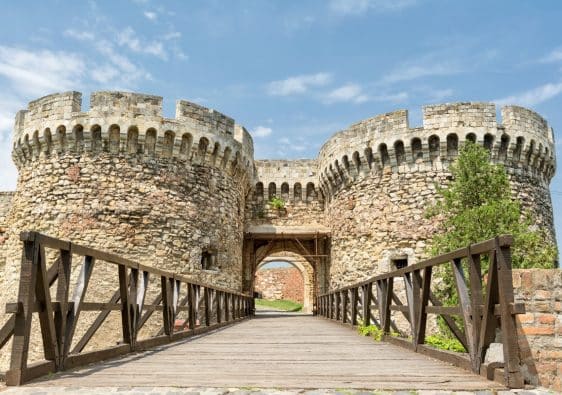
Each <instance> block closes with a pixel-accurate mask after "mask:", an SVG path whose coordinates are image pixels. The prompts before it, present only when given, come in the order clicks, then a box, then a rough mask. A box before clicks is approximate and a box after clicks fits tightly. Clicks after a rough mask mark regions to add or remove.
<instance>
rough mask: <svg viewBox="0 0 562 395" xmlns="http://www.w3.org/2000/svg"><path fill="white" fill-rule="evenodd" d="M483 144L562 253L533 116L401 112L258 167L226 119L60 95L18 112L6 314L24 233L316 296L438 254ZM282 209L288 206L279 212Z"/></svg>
mask: <svg viewBox="0 0 562 395" xmlns="http://www.w3.org/2000/svg"><path fill="white" fill-rule="evenodd" d="M466 140H472V141H475V142H477V143H479V144H483V145H484V146H485V147H486V148H488V149H489V150H490V160H491V161H492V162H494V163H502V164H503V165H504V166H505V168H506V169H507V171H508V173H509V176H510V179H511V186H512V190H513V196H514V197H517V198H518V199H520V200H521V202H522V205H523V208H524V209H526V210H528V211H530V212H531V213H532V214H533V219H534V221H535V225H536V226H537V227H539V228H542V229H544V230H545V231H546V234H547V236H548V237H549V238H550V239H551V240H554V228H553V215H552V204H551V199H550V193H549V183H550V180H551V178H552V176H553V174H554V171H555V166H556V161H555V157H554V139H553V131H552V129H551V128H550V127H549V126H548V124H547V122H546V121H545V120H544V119H543V118H542V117H541V116H540V115H538V114H536V113H535V112H533V111H531V110H528V109H525V108H521V107H516V106H507V107H503V108H502V109H501V123H500V122H498V120H497V116H496V108H495V106H494V105H493V104H488V103H457V104H441V105H430V106H426V107H424V108H423V126H422V127H417V128H411V127H410V126H409V123H408V113H407V111H405V110H400V111H396V112H392V113H388V114H383V115H379V116H375V117H373V118H370V119H367V120H364V121H361V122H358V123H356V124H354V125H352V126H350V127H349V128H348V129H346V130H343V131H340V132H338V133H336V134H335V135H333V136H332V137H331V138H330V139H328V141H326V143H325V144H324V145H323V146H322V148H321V150H320V152H319V154H318V157H317V158H316V159H307V160H255V159H254V153H253V142H252V137H251V136H250V134H249V133H248V132H247V131H246V130H245V129H244V128H243V127H242V126H239V125H237V124H235V122H234V120H233V119H231V118H229V117H227V116H225V115H223V114H220V113H218V112H216V111H214V110H210V109H207V108H204V107H201V106H199V105H197V104H193V103H189V102H186V101H178V102H177V105H176V116H175V118H174V119H167V118H164V117H163V116H162V98H161V97H158V96H151V95H144V94H136V93H125V92H95V93H92V95H91V99H90V108H89V110H87V111H85V110H84V109H83V108H82V107H81V94H80V93H78V92H66V93H60V94H53V95H49V96H46V97H43V98H40V99H38V100H35V101H33V102H31V103H29V106H28V108H27V109H26V110H22V111H20V112H18V114H17V116H16V121H15V127H14V135H13V160H14V162H15V164H16V166H17V168H18V171H19V178H18V184H17V190H16V191H15V192H2V193H0V248H1V249H0V270H1V274H0V281H2V288H1V289H2V294H1V295H0V303H5V302H6V301H12V300H15V297H16V295H15V292H16V289H17V287H16V284H17V282H18V279H19V277H18V275H19V274H18V272H19V264H20V257H21V242H20V241H19V237H18V235H19V233H20V232H21V231H23V230H37V231H41V232H43V233H46V234H49V235H51V236H54V237H58V238H62V239H69V240H71V241H75V242H78V243H81V244H84V245H88V246H92V247H96V248H99V249H103V250H110V251H113V252H115V253H118V254H122V255H124V256H126V257H129V258H131V259H135V260H137V261H139V262H141V263H143V264H147V265H150V266H156V267H160V268H163V269H166V270H172V271H176V272H180V273H183V274H188V275H191V276H193V277H194V278H196V279H198V280H201V281H205V282H209V283H212V284H216V285H220V286H224V287H228V288H230V289H234V290H239V291H244V292H252V291H253V286H254V278H255V272H256V270H257V269H258V268H259V267H260V265H262V264H263V262H266V261H267V260H268V259H269V260H270V259H271V257H272V256H274V257H276V259H284V260H287V261H290V262H291V261H295V262H297V263H298V265H297V267H298V268H299V269H300V270H301V271H302V274H303V277H304V279H305V306H307V309H308V311H311V310H312V309H313V301H314V296H315V295H316V294H318V293H321V292H324V291H326V290H327V289H330V288H337V287H340V286H342V285H345V284H349V283H351V282H355V281H358V280H361V279H364V278H367V277H370V276H373V275H374V274H377V273H380V272H383V271H389V270H393V269H394V268H396V267H400V266H402V265H406V264H408V265H409V264H412V263H415V262H416V261H417V260H420V259H422V258H424V257H426V244H427V243H428V241H429V240H430V239H431V237H432V236H433V235H434V234H435V233H436V232H438V231H439V218H432V219H427V218H426V217H425V216H424V213H425V210H426V209H427V207H429V206H430V205H431V204H432V203H433V202H434V201H435V199H436V188H437V186H439V185H440V186H446V185H447V183H448V181H449V180H450V173H449V171H448V168H449V165H450V164H451V163H452V162H453V161H454V159H455V158H456V156H457V154H458V150H459V148H460V146H461V145H462V144H463V143H464V142H465V141H466ZM273 197H277V198H279V199H281V200H282V204H280V205H279V204H278V205H275V204H273V203H272V201H271V198H273Z"/></svg>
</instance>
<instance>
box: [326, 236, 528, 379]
mask: <svg viewBox="0 0 562 395" xmlns="http://www.w3.org/2000/svg"><path fill="white" fill-rule="evenodd" d="M512 241H513V240H512V238H511V237H510V236H499V237H496V238H495V239H491V240H487V241H484V242H481V243H478V244H473V245H470V246H469V247H467V248H462V249H459V250H456V251H453V252H450V253H447V254H444V255H440V256H437V257H435V258H431V259H428V260H426V261H423V262H419V263H417V264H414V265H411V266H407V267H405V268H402V269H399V270H395V271H393V272H390V273H385V274H381V275H378V276H375V277H372V278H370V279H368V280H366V281H363V282H360V283H357V284H354V285H351V286H348V287H345V288H341V289H337V290H334V291H331V292H328V293H326V294H323V295H320V296H318V298H317V309H318V315H320V316H323V317H326V318H329V319H332V320H336V321H340V322H342V323H344V324H350V325H352V326H354V325H357V324H358V320H361V321H362V324H364V325H369V324H374V325H376V326H378V327H379V328H380V329H382V330H383V332H384V335H383V340H385V341H389V342H392V343H394V344H398V345H400V346H404V347H407V348H410V349H412V350H413V351H416V352H421V353H424V354H427V355H430V356H432V357H435V358H438V359H441V360H444V361H447V362H450V363H453V364H455V365H457V366H460V367H464V368H466V369H471V370H472V371H474V372H475V373H479V374H482V375H484V376H486V377H488V378H489V379H494V378H496V377H494V374H495V373H496V369H498V368H503V371H504V378H503V381H504V383H505V385H506V386H507V387H510V388H522V387H523V377H522V374H521V372H520V366H519V362H520V361H519V348H518V347H519V346H518V341H517V329H516V320H515V315H516V314H523V313H524V312H525V306H524V305H522V304H515V303H514V297H513V280H512V274H511V252H510V246H511V244H512ZM483 256H488V259H489V268H488V272H487V275H486V282H485V284H483V273H482V269H481V257H483ZM449 264H450V265H451V269H452V274H453V278H454V283H455V288H456V295H457V297H458V300H459V304H458V305H456V306H444V305H443V303H442V302H441V301H440V300H439V299H438V298H437V296H436V294H435V293H434V291H435V288H436V284H432V274H434V271H435V270H434V269H436V268H437V267H438V266H443V265H449ZM464 267H466V268H467V270H466V271H468V276H467V273H465V269H464ZM402 281H403V284H404V288H403V292H401V294H403V295H399V294H398V292H397V290H396V284H397V283H398V282H400V283H401V282H402ZM432 289H433V290H432ZM400 296H402V298H400ZM377 310H378V314H376V313H373V311H375V312H376V311H377ZM394 311H397V312H401V313H402V315H403V316H404V318H405V320H406V321H407V323H408V324H409V325H408V327H409V333H406V334H405V335H406V336H407V337H409V336H411V341H410V340H407V339H405V338H404V337H396V336H392V335H391V333H393V332H399V330H398V327H397V325H396V323H395V322H394V321H393V320H392V312H394ZM395 314H400V313H395ZM428 314H436V315H440V316H441V317H443V319H444V322H445V323H446V325H447V326H448V327H449V329H450V330H451V333H452V334H453V335H454V336H455V337H456V338H457V339H458V340H459V341H460V343H462V345H463V346H464V348H465V350H467V351H468V353H467V354H464V355H463V354H462V353H453V352H449V351H443V350H438V349H436V348H433V347H429V346H427V345H425V344H424V343H425V337H426V332H427V323H428V320H427V318H428ZM453 316H458V317H460V319H457V320H455V319H453ZM457 321H460V322H462V325H461V327H459V325H457ZM496 328H501V339H502V343H503V356H504V363H503V364H501V363H491V364H490V365H489V366H488V365H485V364H484V357H485V353H486V350H487V349H488V347H489V346H490V344H491V343H492V342H494V341H495V338H496ZM499 378H500V379H501V376H500V377H499ZM496 379H497V378H496Z"/></svg>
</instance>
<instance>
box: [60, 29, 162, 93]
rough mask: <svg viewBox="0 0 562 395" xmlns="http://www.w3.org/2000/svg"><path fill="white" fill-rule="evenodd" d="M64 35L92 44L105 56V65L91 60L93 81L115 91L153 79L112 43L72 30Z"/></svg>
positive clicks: (89, 67)
mask: <svg viewBox="0 0 562 395" xmlns="http://www.w3.org/2000/svg"><path fill="white" fill-rule="evenodd" d="M64 34H65V35H66V36H67V37H71V38H74V39H77V40H79V41H84V42H89V43H91V44H92V46H93V48H94V49H95V50H96V51H97V52H98V53H99V54H101V55H102V56H103V61H104V62H103V63H96V61H95V60H91V63H92V64H89V65H88V67H87V69H88V70H90V75H89V77H90V78H91V79H92V80H94V81H96V82H99V83H103V84H108V85H112V88H113V89H115V88H116V87H117V86H119V87H123V88H124V89H127V86H129V85H131V84H135V83H136V82H137V81H139V80H150V79H151V78H152V76H151V75H150V73H148V72H147V71H145V70H144V69H143V68H142V67H140V66H137V65H136V64H134V63H133V62H132V61H131V60H130V59H129V58H128V57H127V56H125V55H124V54H123V53H122V51H121V52H120V51H118V50H117V49H116V48H115V45H114V44H113V43H112V42H111V41H109V40H106V39H103V38H99V37H96V36H95V35H94V34H91V33H88V34H81V33H80V32H76V31H75V30H72V29H69V30H66V31H65V32H64Z"/></svg>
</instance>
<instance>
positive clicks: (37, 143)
mask: <svg viewBox="0 0 562 395" xmlns="http://www.w3.org/2000/svg"><path fill="white" fill-rule="evenodd" d="M33 146H34V147H35V156H36V157H39V154H40V153H41V141H39V130H36V131H35V132H33Z"/></svg>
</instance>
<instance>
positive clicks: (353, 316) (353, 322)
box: [351, 287, 359, 326]
mask: <svg viewBox="0 0 562 395" xmlns="http://www.w3.org/2000/svg"><path fill="white" fill-rule="evenodd" d="M358 292H359V289H358V288H357V287H353V288H351V325H353V326H355V325H357V302H358V299H359V298H358V295H357V294H358Z"/></svg>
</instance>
